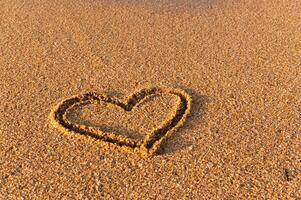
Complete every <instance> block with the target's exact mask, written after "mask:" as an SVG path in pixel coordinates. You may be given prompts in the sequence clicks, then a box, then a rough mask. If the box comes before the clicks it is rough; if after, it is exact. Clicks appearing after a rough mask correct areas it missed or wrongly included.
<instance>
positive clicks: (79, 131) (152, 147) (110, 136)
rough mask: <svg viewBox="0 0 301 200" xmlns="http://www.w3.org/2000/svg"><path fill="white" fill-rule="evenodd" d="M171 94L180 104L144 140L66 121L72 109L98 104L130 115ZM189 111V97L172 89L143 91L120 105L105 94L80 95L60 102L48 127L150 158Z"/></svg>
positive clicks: (118, 101) (117, 100)
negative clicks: (145, 102) (146, 103)
mask: <svg viewBox="0 0 301 200" xmlns="http://www.w3.org/2000/svg"><path fill="white" fill-rule="evenodd" d="M164 94H171V95H173V96H175V97H177V98H178V99H179V100H180V103H179V104H178V105H177V106H176V108H175V109H174V110H173V112H172V113H171V114H170V115H169V116H168V117H167V119H166V120H165V121H164V122H163V123H162V125H160V126H159V127H157V128H154V129H153V130H151V131H149V133H147V134H146V136H145V138H144V140H139V139H133V138H129V137H126V136H122V135H119V134H115V133H110V132H105V131H103V130H100V129H97V128H94V127H92V126H87V125H83V124H75V123H72V122H71V121H70V120H68V119H67V117H66V115H67V113H68V111H69V110H70V109H72V108H74V107H75V106H84V105H88V104H100V103H101V102H105V103H109V104H112V105H114V106H117V107H119V108H121V109H123V110H125V111H128V112H130V111H131V110H132V109H133V108H134V107H135V106H137V105H138V104H139V103H142V102H143V100H145V99H147V98H149V97H150V96H154V95H164ZM190 109H191V97H190V95H188V94H187V93H186V92H185V91H183V90H180V89H174V88H156V87H153V88H147V89H142V90H140V91H138V92H136V93H134V94H132V95H130V96H129V97H128V99H127V101H126V102H122V101H120V100H119V99H117V98H115V97H110V96H107V95H106V94H97V93H95V92H89V93H86V94H83V95H77V96H73V97H71V98H69V99H66V100H64V101H62V102H60V103H59V104H58V105H57V106H56V107H54V109H53V110H52V111H51V113H50V115H49V119H50V122H51V124H52V125H53V126H54V127H56V128H57V129H59V130H60V131H62V132H63V133H65V134H74V135H75V136H77V137H79V138H82V139H89V140H91V139H92V140H94V141H97V142H101V143H103V144H105V146H106V147H109V148H113V149H122V150H125V151H128V152H134V153H136V154H139V155H141V156H152V155H154V154H155V153H156V152H157V150H158V149H159V147H160V145H161V144H162V142H163V141H164V140H166V139H167V138H168V137H169V136H170V135H171V134H172V133H173V132H175V131H176V130H177V129H178V128H179V127H180V126H181V125H183V123H184V121H185V119H186V117H187V115H188V114H189V113H190Z"/></svg>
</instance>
